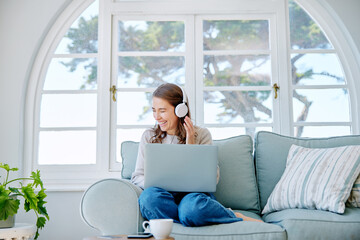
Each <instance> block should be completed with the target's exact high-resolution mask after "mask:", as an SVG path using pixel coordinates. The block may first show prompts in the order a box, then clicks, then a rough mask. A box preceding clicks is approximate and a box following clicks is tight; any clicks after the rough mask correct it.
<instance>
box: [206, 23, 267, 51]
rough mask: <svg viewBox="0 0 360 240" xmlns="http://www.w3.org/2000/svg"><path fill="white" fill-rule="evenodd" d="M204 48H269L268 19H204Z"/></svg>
mask: <svg viewBox="0 0 360 240" xmlns="http://www.w3.org/2000/svg"><path fill="white" fill-rule="evenodd" d="M203 40H204V43H203V44H204V50H248V49H252V50H260V49H261V50H263V49H269V23H268V21H267V20H216V21H208V20H207V21H203Z"/></svg>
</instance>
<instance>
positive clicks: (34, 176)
mask: <svg viewBox="0 0 360 240" xmlns="http://www.w3.org/2000/svg"><path fill="white" fill-rule="evenodd" d="M30 178H31V179H33V180H34V185H35V187H37V186H39V185H40V186H41V188H43V182H42V181H41V179H40V171H39V170H36V173H35V172H32V173H31V176H30Z"/></svg>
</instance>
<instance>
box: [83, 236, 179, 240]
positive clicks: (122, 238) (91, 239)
mask: <svg viewBox="0 0 360 240" xmlns="http://www.w3.org/2000/svg"><path fill="white" fill-rule="evenodd" d="M114 237H116V238H109V237H102V236H98V237H86V238H84V239H83V240H129V238H127V235H114ZM131 239H134V240H136V239H141V240H146V239H149V240H155V238H154V237H151V238H131ZM163 240H175V238H173V237H169V238H166V239H163Z"/></svg>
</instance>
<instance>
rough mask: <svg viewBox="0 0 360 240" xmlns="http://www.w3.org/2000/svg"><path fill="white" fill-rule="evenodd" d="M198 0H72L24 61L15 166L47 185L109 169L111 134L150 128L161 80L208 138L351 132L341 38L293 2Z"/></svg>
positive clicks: (112, 165) (114, 171)
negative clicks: (20, 150)
mask: <svg viewBox="0 0 360 240" xmlns="http://www.w3.org/2000/svg"><path fill="white" fill-rule="evenodd" d="M299 2H301V1H300V0H299ZM205 3H206V1H205V0H198V1H194V3H192V4H191V6H184V4H183V3H182V2H181V1H171V3H169V2H168V1H165V0H164V1H156V2H150V1H140V2H139V1H133V2H129V1H121V0H117V1H111V0H104V1H91V0H84V1H83V2H81V1H74V2H72V3H71V4H70V6H69V7H68V9H67V10H66V11H65V12H64V13H63V14H62V16H61V17H60V18H59V20H58V21H57V22H56V23H55V25H54V26H53V28H52V29H51V31H50V32H49V34H48V36H47V38H46V39H45V41H44V43H43V45H42V47H41V49H40V51H39V54H38V56H37V59H36V62H35V64H34V69H33V72H32V76H31V79H30V87H29V92H28V100H29V101H28V102H27V115H26V116H27V118H26V119H27V120H26V128H27V131H26V133H27V135H26V143H25V147H26V159H25V161H26V166H27V169H28V170H31V169H32V168H38V169H44V170H46V171H43V174H44V175H45V176H44V179H45V182H46V183H47V184H49V186H50V187H52V186H53V187H56V188H58V187H60V186H61V187H63V186H66V184H69V186H71V187H72V188H82V187H84V186H86V185H87V184H88V183H91V182H93V181H94V180H96V179H98V178H103V177H109V176H115V177H119V173H118V171H119V170H120V169H121V156H120V147H121V142H123V141H126V140H133V141H139V139H140V136H141V134H142V132H143V131H144V130H145V129H146V128H148V127H152V126H153V125H154V123H155V121H154V120H153V117H152V111H151V107H150V106H151V105H150V104H151V93H152V91H153V90H154V89H155V88H156V87H157V86H159V85H160V84H162V83H164V82H172V83H176V84H179V85H181V86H183V87H184V88H185V89H186V92H187V95H188V97H189V101H190V110H191V112H192V117H193V120H194V121H195V123H196V124H198V125H202V126H205V127H208V128H209V129H210V131H211V133H212V135H213V138H214V139H219V138H225V137H230V136H234V135H240V134H249V135H251V136H252V137H254V135H255V133H256V132H257V131H260V130H266V131H273V132H277V133H281V134H285V135H290V136H298V137H325V136H336V135H345V134H353V133H356V129H358V126H357V124H358V122H357V121H356V116H357V115H358V112H357V109H356V108H354V105H357V102H358V100H357V98H356V96H353V95H355V94H353V93H354V92H353V91H354V90H353V89H352V88H351V86H352V85H354V82H353V80H352V77H351V76H352V68H351V66H350V67H349V66H348V65H347V67H346V68H344V61H345V60H344V51H348V50H346V49H345V50H344V49H343V48H342V46H341V44H339V43H340V42H342V43H343V44H346V41H344V39H343V38H342V39H339V38H335V36H334V34H332V33H331V31H330V30H331V29H326V30H328V32H327V31H323V30H322V28H320V24H318V23H317V22H316V19H313V18H311V17H310V15H309V14H308V13H307V12H305V10H304V9H303V8H302V7H301V6H300V5H298V3H297V2H295V1H293V0H290V1H289V2H287V1H286V0H276V1H271V3H269V1H266V0H255V1H249V3H248V4H245V5H244V4H243V3H241V4H240V3H239V4H238V5H236V6H234V2H233V1H226V0H225V1H222V2H221V4H220V3H213V4H205ZM99 4H100V5H99ZM318 8H321V6H318ZM199 9H201V10H199ZM329 33H330V34H329ZM327 34H328V35H327ZM345 48H346V47H345ZM347 49H350V48H349V47H348V48H347ZM346 64H347V63H346ZM59 179H62V181H60V182H59ZM74 183H76V184H75V185H74ZM64 184H65V185H64Z"/></svg>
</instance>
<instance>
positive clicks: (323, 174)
mask: <svg viewBox="0 0 360 240" xmlns="http://www.w3.org/2000/svg"><path fill="white" fill-rule="evenodd" d="M359 156H360V145H356V146H344V147H337V148H304V147H301V146H296V145H292V146H291V147H290V150H289V154H288V158H287V163H286V168H285V171H284V173H283V175H282V177H281V179H280V181H279V182H278V183H277V185H276V186H275V188H274V190H273V192H272V193H271V195H270V197H269V199H268V201H267V204H266V206H265V208H264V210H263V211H262V213H263V214H265V213H269V212H273V211H278V210H282V209H288V208H306V209H320V210H328V211H331V212H336V213H344V211H345V202H346V200H347V199H348V198H349V195H350V191H351V188H352V187H353V185H354V182H355V180H356V178H357V176H358V175H359V172H360V157H359Z"/></svg>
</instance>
